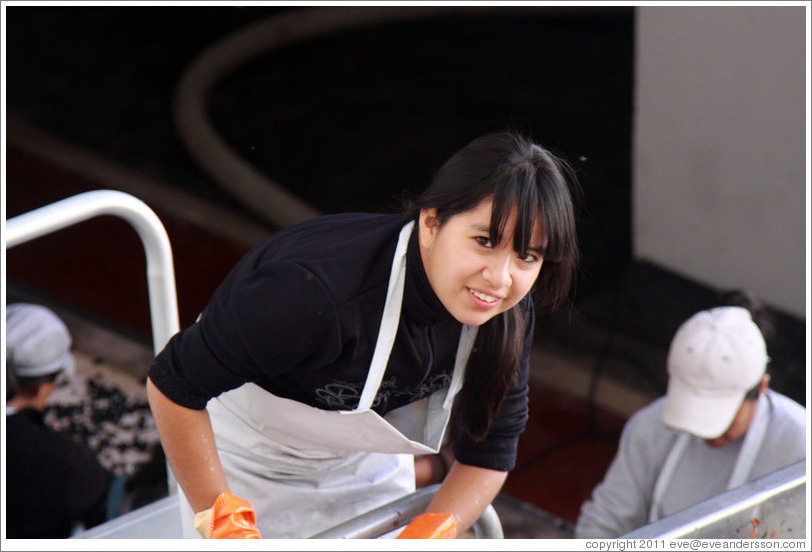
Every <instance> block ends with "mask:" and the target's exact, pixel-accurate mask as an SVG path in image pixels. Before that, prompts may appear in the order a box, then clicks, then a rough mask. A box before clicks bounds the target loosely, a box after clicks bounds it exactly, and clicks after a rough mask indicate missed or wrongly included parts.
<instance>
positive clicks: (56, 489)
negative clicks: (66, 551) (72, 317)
mask: <svg viewBox="0 0 812 552" xmlns="http://www.w3.org/2000/svg"><path fill="white" fill-rule="evenodd" d="M5 330H6V435H5V441H6V443H5V444H6V447H5V455H6V479H5V489H4V491H5V493H6V510H5V514H6V536H7V537H8V538H13V539H17V538H20V539H30V538H66V537H69V536H70V535H71V534H72V532H73V531H74V530H75V528H76V527H92V526H94V525H97V524H99V523H101V522H103V521H105V520H106V519H107V515H108V514H107V511H108V503H107V500H108V494H109V489H110V488H111V484H112V482H113V475H112V473H111V472H109V471H108V470H106V469H105V468H104V467H103V466H102V465H101V464H100V463H99V461H98V460H97V458H96V455H95V454H94V453H93V451H92V450H90V448H88V447H86V446H84V445H83V444H81V443H78V442H75V441H73V440H72V439H71V438H70V436H68V435H66V434H61V433H58V432H56V431H54V430H53V429H51V428H49V427H48V426H46V424H45V423H44V418H43V410H44V409H45V406H46V402H47V400H48V397H49V396H50V395H51V393H52V392H53V390H54V389H55V387H56V385H57V383H56V379H57V377H58V376H59V375H60V373H62V372H63V371H64V372H66V373H68V374H72V373H73V370H74V358H73V355H72V354H71V351H70V349H71V344H72V339H71V336H70V333H69V331H68V328H67V327H66V326H65V324H64V323H63V322H62V320H60V319H59V317H57V316H56V314H54V313H53V312H52V311H51V310H49V309H47V308H45V307H42V306H40V305H33V304H28V303H15V304H12V305H8V306H7V307H6V328H5Z"/></svg>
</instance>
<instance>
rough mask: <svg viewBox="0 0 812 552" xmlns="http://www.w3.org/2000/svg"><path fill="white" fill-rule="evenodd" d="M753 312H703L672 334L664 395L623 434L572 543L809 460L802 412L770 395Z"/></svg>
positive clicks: (614, 533)
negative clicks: (800, 461)
mask: <svg viewBox="0 0 812 552" xmlns="http://www.w3.org/2000/svg"><path fill="white" fill-rule="evenodd" d="M768 362H769V357H768V356H767V348H766V345H765V341H764V337H763V335H762V333H761V331H760V330H759V327H758V326H757V325H756V324H755V323H754V322H753V319H752V317H751V314H750V312H749V311H748V310H747V309H745V308H742V307H738V306H725V307H718V308H714V309H710V310H706V311H701V312H698V313H696V314H695V315H693V316H692V317H691V318H689V319H688V320H687V321H686V322H685V323H683V324H682V326H680V328H679V329H678V330H677V332H676V334H675V335H674V338H673V340H672V342H671V346H670V348H669V352H668V361H667V364H668V374H669V380H668V388H667V391H666V395H665V396H664V397H660V398H659V399H657V400H655V401H654V402H653V403H651V404H650V405H648V406H646V407H644V408H643V409H641V410H640V411H638V412H636V413H635V414H634V415H633V416H632V417H631V418H630V419H629V421H628V422H627V423H626V426H625V427H624V429H623V432H622V435H621V438H620V444H619V448H618V452H617V455H616V456H615V458H614V460H613V461H612V464H611V465H610V466H609V469H608V470H607V473H606V475H605V477H604V480H603V481H602V482H601V483H600V484H599V485H597V486H596V487H595V489H594V491H593V494H592V497H591V499H590V500H587V501H586V502H584V504H583V506H582V507H581V513H580V516H579V518H578V521H577V523H576V527H575V537H576V538H615V537H619V536H622V535H624V534H626V533H628V532H630V531H632V530H634V529H637V528H639V527H642V526H644V525H647V524H649V523H652V522H654V521H656V520H658V519H661V518H663V517H666V516H668V515H670V514H673V513H675V512H677V511H679V510H682V509H684V508H686V507H688V506H692V505H694V504H697V503H699V502H702V501H703V500H706V499H709V498H711V497H713V496H716V495H718V494H721V493H723V492H725V491H727V490H730V489H732V488H735V487H737V486H739V485H742V484H744V483H747V482H748V481H752V480H754V479H757V478H759V477H762V476H764V475H767V474H769V473H772V472H774V471H776V470H778V469H781V468H783V467H786V466H788V465H790V464H792V463H794V462H797V461H799V460H803V459H804V458H806V409H805V408H804V407H803V406H801V405H800V404H798V403H797V402H795V401H793V400H792V399H790V398H788V397H785V396H784V395H781V394H780V393H777V392H775V391H773V390H770V389H768V384H769V380H770V376H769V375H768V374H767V373H766V368H767V364H768Z"/></svg>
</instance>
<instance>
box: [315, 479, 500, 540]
mask: <svg viewBox="0 0 812 552" xmlns="http://www.w3.org/2000/svg"><path fill="white" fill-rule="evenodd" d="M439 488H440V485H439V484H437V485H430V486H428V487H423V488H421V489H418V490H417V491H415V492H413V493H411V494H408V495H406V496H404V497H402V498H398V499H397V500H393V501H392V502H389V503H387V504H384V505H383V506H380V507H378V508H376V509H374V510H371V511H369V512H367V513H365V514H362V515H360V516H358V517H356V518H353V519H351V520H349V521H346V522H344V523H341V524H339V525H336V526H335V527H333V528H331V529H328V530H326V531H323V532H321V533H319V534H317V535H314V536H313V537H312V538H314V539H374V538H378V537H381V536H383V535H386V534H387V533H390V532H393V531H396V530H397V529H400V528H401V527H405V526H406V525H408V524H409V522H411V521H412V520H413V519H414V518H415V516H417V515H419V514H422V513H423V512H424V511H425V509H426V507H427V506H428V505H429V502H431V499H432V498H433V497H434V495H435V494H436V493H437V489H439ZM473 529H474V534H475V535H476V538H478V539H503V538H504V533H503V531H502V524H501V522H500V521H499V516H498V515H497V513H496V510H494V508H493V506H492V505H490V504H488V507H487V508H485V511H484V512H483V513H482V515H481V516H480V517H479V519H478V520H477V521H476V522H475V523H474V525H473Z"/></svg>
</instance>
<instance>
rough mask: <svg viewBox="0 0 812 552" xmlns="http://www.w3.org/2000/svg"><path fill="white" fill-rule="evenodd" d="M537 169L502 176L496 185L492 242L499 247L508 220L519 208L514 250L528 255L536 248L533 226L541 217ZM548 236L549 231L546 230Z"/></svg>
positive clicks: (527, 167) (492, 210)
mask: <svg viewBox="0 0 812 552" xmlns="http://www.w3.org/2000/svg"><path fill="white" fill-rule="evenodd" d="M534 173H535V170H534V168H533V167H532V166H529V165H524V166H521V167H516V168H515V169H514V170H511V171H509V172H506V173H503V174H502V175H499V176H498V177H497V178H496V180H495V182H494V185H493V205H492V207H491V224H490V236H489V237H490V239H491V242H492V243H493V244H494V245H496V244H499V243H501V242H502V236H503V235H504V233H505V227H506V226H507V221H508V218H509V217H510V214H511V212H512V211H513V208H514V207H515V208H516V209H517V214H516V228H515V229H514V233H513V249H514V250H516V252H517V253H520V254H522V255H524V254H525V253H527V250H528V249H529V248H530V246H531V245H532V244H531V243H530V240H531V239H533V225H534V224H535V223H536V217H537V216H538V214H539V208H540V207H541V205H540V198H539V194H538V189H537V187H536V182H535V174H534ZM542 232H544V233H545V235H546V232H545V229H544V228H542Z"/></svg>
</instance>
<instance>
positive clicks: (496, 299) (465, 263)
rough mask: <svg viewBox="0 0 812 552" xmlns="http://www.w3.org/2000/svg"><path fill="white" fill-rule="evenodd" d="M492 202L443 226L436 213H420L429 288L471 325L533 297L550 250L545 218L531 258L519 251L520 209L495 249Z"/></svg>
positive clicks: (536, 234) (537, 225) (531, 246)
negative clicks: (515, 238) (515, 241)
mask: <svg viewBox="0 0 812 552" xmlns="http://www.w3.org/2000/svg"><path fill="white" fill-rule="evenodd" d="M492 203H493V202H492V200H491V199H488V200H485V201H483V202H482V203H480V204H479V206H477V207H475V208H474V209H471V210H470V211H465V212H464V213H460V214H459V215H456V216H454V217H452V218H451V219H449V220H448V221H447V222H446V223H445V224H443V225H442V226H440V225H439V222H438V220H437V211H436V209H423V210H421V212H420V224H419V231H420V254H421V257H422V259H423V266H424V267H425V270H426V275H427V276H428V279H429V283H430V284H431V287H432V289H433V290H434V293H435V294H437V297H438V298H439V299H440V301H441V302H442V303H443V306H445V308H446V310H448V312H450V313H451V315H452V316H453V317H454V318H456V319H457V320H458V321H459V322H462V323H463V324H469V325H471V326H480V325H482V324H484V323H485V322H487V321H488V320H490V319H491V318H493V317H494V316H496V315H497V314H499V313H502V312H505V311H506V310H508V309H510V308H511V307H513V306H515V305H516V304H517V303H518V302H519V301H520V300H521V299H522V298H523V297H524V296H525V295H527V293H528V292H529V291H530V289H531V288H532V287H533V283H534V282H535V281H536V278H537V277H538V275H539V271H540V270H541V265H542V262H543V260H544V250H545V248H546V246H547V243H546V238H545V237H544V234H543V232H542V228H541V220H540V219H541V217H540V215H539V216H537V217H536V222H535V224H534V226H533V236H532V239H531V240H530V244H529V248H528V251H527V253H526V254H525V255H521V254H520V253H518V252H516V251H515V250H514V249H513V231H514V228H515V226H516V208H515V207H514V209H513V211H512V212H511V214H510V217H509V218H508V220H507V224H506V226H505V231H504V233H503V235H502V240H501V242H500V243H499V245H497V246H494V244H493V243H491V241H490V237H489V236H490V222H491V205H492Z"/></svg>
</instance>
